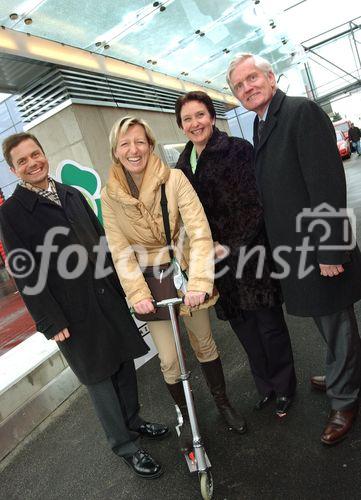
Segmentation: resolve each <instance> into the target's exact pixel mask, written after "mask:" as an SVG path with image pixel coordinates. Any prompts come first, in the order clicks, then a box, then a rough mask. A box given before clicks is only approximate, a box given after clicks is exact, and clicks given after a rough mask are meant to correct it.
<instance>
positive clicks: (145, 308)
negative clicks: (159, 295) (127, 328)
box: [134, 299, 155, 314]
mask: <svg viewBox="0 0 361 500" xmlns="http://www.w3.org/2000/svg"><path fill="white" fill-rule="evenodd" d="M134 310H135V312H136V313H137V314H150V313H154V312H155V309H154V305H153V301H152V300H151V299H143V300H140V301H139V302H137V303H136V304H134Z"/></svg>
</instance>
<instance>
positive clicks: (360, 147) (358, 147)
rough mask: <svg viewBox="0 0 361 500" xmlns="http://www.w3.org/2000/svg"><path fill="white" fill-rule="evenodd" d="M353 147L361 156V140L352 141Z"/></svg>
mask: <svg viewBox="0 0 361 500" xmlns="http://www.w3.org/2000/svg"><path fill="white" fill-rule="evenodd" d="M352 146H353V147H354V148H355V149H356V152H357V154H358V155H361V141H360V139H359V140H358V141H357V142H354V141H352Z"/></svg>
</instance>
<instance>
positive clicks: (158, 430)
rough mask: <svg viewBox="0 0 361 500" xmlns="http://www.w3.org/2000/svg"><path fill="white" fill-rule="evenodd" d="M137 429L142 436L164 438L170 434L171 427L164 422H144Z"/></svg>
mask: <svg viewBox="0 0 361 500" xmlns="http://www.w3.org/2000/svg"><path fill="white" fill-rule="evenodd" d="M137 431H138V432H139V434H140V435H141V436H146V437H149V438H152V439H163V438H164V437H165V436H167V435H168V434H169V429H168V427H167V426H166V425H164V424H156V423H152V422H144V424H142V425H141V426H140V427H139V428H138V429H137Z"/></svg>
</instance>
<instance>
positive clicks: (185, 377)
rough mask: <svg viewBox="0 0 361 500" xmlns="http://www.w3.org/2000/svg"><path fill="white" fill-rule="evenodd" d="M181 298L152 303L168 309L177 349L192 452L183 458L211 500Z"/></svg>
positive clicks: (206, 499) (203, 495)
mask: <svg viewBox="0 0 361 500" xmlns="http://www.w3.org/2000/svg"><path fill="white" fill-rule="evenodd" d="M182 302H183V299H182V298H178V297H177V298H172V299H166V300H162V301H160V302H154V306H155V307H157V308H158V307H168V310H169V315H170V319H171V322H172V328H173V335H174V341H175V345H176V349H177V355H178V360H179V366H180V372H181V375H180V379H181V381H182V384H183V389H184V394H185V399H186V404H187V410H188V415H189V422H190V426H191V430H192V437H193V451H192V452H191V453H189V454H185V455H184V456H185V458H186V461H187V465H188V468H189V471H190V472H198V478H199V485H200V490H201V495H202V498H203V500H211V498H212V496H213V478H212V474H211V472H210V467H211V464H210V461H209V459H208V457H207V454H206V451H205V449H204V446H203V443H202V438H201V435H200V432H199V427H198V421H197V416H196V411H195V407H194V401H193V396H192V392H191V385H190V382H189V378H190V372H189V371H187V369H186V366H185V361H184V356H183V351H182V346H181V340H180V331H179V323H178V317H177V312H176V309H175V306H177V305H179V304H182ZM177 413H178V424H179V425H178V426H177V431H178V432H179V428H180V427H181V425H182V424H183V418H182V415H181V413H180V411H179V408H177Z"/></svg>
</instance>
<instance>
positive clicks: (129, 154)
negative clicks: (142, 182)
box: [115, 124, 151, 176]
mask: <svg viewBox="0 0 361 500" xmlns="http://www.w3.org/2000/svg"><path fill="white" fill-rule="evenodd" d="M150 153H151V147H150V145H149V142H148V139H147V136H146V133H145V130H144V127H143V126H142V125H138V124H137V125H132V126H130V127H129V128H128V130H127V131H126V133H125V134H123V135H119V137H118V142H117V147H116V149H115V156H116V158H118V160H119V161H120V163H121V164H122V165H123V166H124V168H125V169H126V170H128V172H129V173H130V174H132V175H135V176H139V175H142V174H143V173H144V170H145V169H146V167H147V164H148V160H149V155H150Z"/></svg>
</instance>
